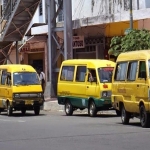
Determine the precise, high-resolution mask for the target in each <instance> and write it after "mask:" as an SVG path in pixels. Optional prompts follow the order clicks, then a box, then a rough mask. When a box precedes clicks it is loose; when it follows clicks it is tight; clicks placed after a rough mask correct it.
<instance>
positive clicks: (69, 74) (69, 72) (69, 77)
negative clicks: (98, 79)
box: [60, 66, 75, 81]
mask: <svg viewBox="0 0 150 150" xmlns="http://www.w3.org/2000/svg"><path fill="white" fill-rule="evenodd" d="M74 68H75V67H74V66H63V67H62V71H61V76H60V80H63V81H73V77H74Z"/></svg>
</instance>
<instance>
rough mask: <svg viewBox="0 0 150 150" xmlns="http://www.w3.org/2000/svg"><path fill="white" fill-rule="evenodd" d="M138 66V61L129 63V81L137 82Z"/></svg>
mask: <svg viewBox="0 0 150 150" xmlns="http://www.w3.org/2000/svg"><path fill="white" fill-rule="evenodd" d="M137 64H138V63H137V61H135V62H130V63H129V67H128V75H127V79H128V80H129V81H135V79H136V72H137Z"/></svg>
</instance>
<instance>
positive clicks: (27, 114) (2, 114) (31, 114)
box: [0, 112, 46, 117]
mask: <svg viewBox="0 0 150 150" xmlns="http://www.w3.org/2000/svg"><path fill="white" fill-rule="evenodd" d="M0 115H1V116H7V113H5V112H4V113H1V114H0ZM45 115H46V114H44V113H41V114H39V115H35V114H34V112H33V113H32V112H27V113H26V114H24V115H22V113H20V112H14V113H13V114H12V116H9V117H35V116H45Z"/></svg>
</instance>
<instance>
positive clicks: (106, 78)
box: [98, 67, 114, 83]
mask: <svg viewBox="0 0 150 150" xmlns="http://www.w3.org/2000/svg"><path fill="white" fill-rule="evenodd" d="M113 69H114V68H113V67H102V68H98V75H99V79H100V82H101V83H104V82H112V73H113Z"/></svg>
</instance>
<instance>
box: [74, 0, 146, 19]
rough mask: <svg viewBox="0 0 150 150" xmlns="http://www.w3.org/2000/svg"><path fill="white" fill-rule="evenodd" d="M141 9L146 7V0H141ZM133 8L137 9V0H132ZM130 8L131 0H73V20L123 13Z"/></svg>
mask: <svg viewBox="0 0 150 150" xmlns="http://www.w3.org/2000/svg"><path fill="white" fill-rule="evenodd" d="M139 4H140V7H139V8H140V9H144V8H145V0H139ZM132 6H133V10H137V0H132ZM128 10H129V0H125V3H124V0H72V14H73V20H76V19H81V18H87V17H95V16H101V15H108V14H116V13H121V14H123V13H124V11H128Z"/></svg>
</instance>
